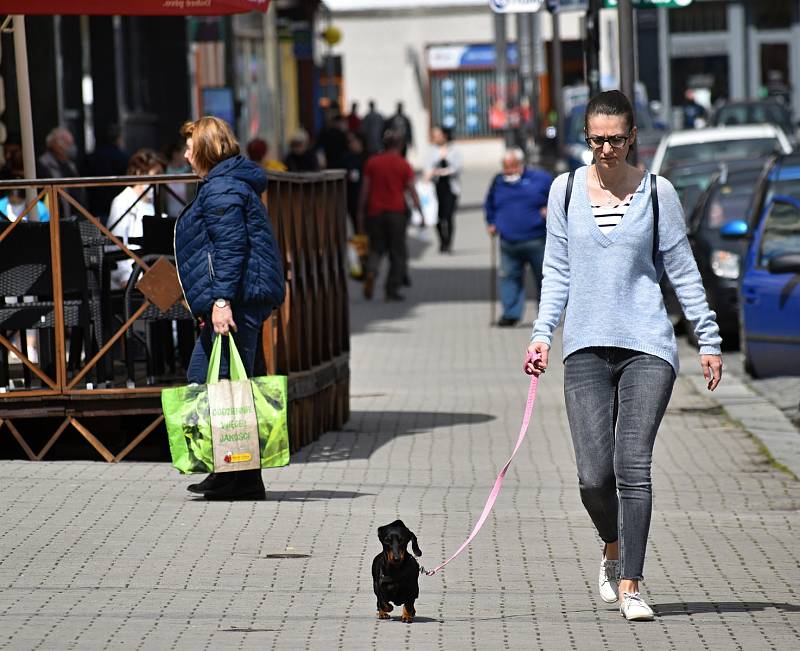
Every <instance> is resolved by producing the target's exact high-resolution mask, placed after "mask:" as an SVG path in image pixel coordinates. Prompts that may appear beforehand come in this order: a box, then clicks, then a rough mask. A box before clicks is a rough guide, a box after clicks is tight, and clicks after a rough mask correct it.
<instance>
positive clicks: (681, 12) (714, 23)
mask: <svg viewBox="0 0 800 651" xmlns="http://www.w3.org/2000/svg"><path fill="white" fill-rule="evenodd" d="M728 4H729V3H727V2H693V3H692V4H690V5H689V6H688V7H683V8H681V9H670V10H669V11H668V12H667V13H668V14H669V31H670V32H672V33H684V32H724V31H725V30H727V29H728V14H727V10H726V7H727V5H728ZM773 4H774V3H772V2H770V3H769V5H770V8H769V10H770V11H772V5H773Z"/></svg>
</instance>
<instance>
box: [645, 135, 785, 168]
mask: <svg viewBox="0 0 800 651" xmlns="http://www.w3.org/2000/svg"><path fill="white" fill-rule="evenodd" d="M779 150H780V145H779V143H778V140H777V138H751V139H746V140H745V139H737V140H719V141H716V142H698V143H694V144H691V145H673V146H671V147H668V148H667V150H666V151H665V152H664V160H663V162H662V163H661V165H662V166H666V165H674V164H675V163H676V162H678V161H684V162H687V163H699V162H703V161H719V160H733V159H736V158H750V159H752V158H762V157H765V156H768V155H769V154H771V153H773V152H776V151H779Z"/></svg>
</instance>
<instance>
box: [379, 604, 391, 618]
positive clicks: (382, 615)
mask: <svg viewBox="0 0 800 651" xmlns="http://www.w3.org/2000/svg"><path fill="white" fill-rule="evenodd" d="M390 608H391V606H390ZM378 619H391V616H390V615H389V613H387V612H386V611H385V610H379V611H378Z"/></svg>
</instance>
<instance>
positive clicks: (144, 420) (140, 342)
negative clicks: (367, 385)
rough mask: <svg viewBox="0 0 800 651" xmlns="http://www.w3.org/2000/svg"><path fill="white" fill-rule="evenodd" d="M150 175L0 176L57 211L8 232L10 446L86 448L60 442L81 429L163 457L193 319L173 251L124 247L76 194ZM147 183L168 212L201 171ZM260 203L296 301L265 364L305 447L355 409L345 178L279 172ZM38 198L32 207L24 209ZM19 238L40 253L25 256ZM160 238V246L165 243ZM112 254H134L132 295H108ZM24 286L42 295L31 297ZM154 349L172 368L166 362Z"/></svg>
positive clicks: (273, 321) (94, 439) (271, 327)
mask: <svg viewBox="0 0 800 651" xmlns="http://www.w3.org/2000/svg"><path fill="white" fill-rule="evenodd" d="M141 182H142V177H113V178H91V179H85V178H81V179H61V180H37V181H34V182H28V181H14V182H9V181H6V182H0V196H1V195H3V194H5V193H6V192H8V191H10V190H12V189H21V190H26V189H27V190H30V189H33V190H34V191H35V194H36V198H37V201H42V202H44V203H45V204H46V205H47V207H48V209H49V212H50V223H49V226H44V225H36V224H32V223H30V222H24V221H23V220H22V219H18V220H16V221H14V222H11V223H6V224H4V225H3V226H4V228H3V230H2V231H0V353H1V354H0V456H2V457H6V458H7V457H15V456H22V457H23V458H24V457H27V458H29V459H31V460H40V459H43V458H45V457H46V456H48V455H50V456H51V457H52V456H62V457H63V456H70V455H72V456H76V454H77V456H82V453H81V452H77V453H76V452H75V450H71V451H70V450H67V448H69V447H70V446H69V445H67V443H69V441H65V440H63V439H62V435H63V434H64V433H65V432H67V431H72V430H74V431H77V433H78V434H79V435H80V436H81V437H82V438H83V439H84V440H85V442H87V443H88V445H89V447H86V446H85V445H84V446H83V448H82V449H83V450H84V452H85V451H86V450H90V449H93V450H94V451H96V452H97V453H98V454H99V455H100V456H101V457H102V458H104V459H105V460H106V461H119V460H121V459H124V458H126V457H127V456H128V455H130V454H131V453H132V452H133V451H134V450H135V449H136V448H139V447H140V446H142V447H143V443H144V442H145V441H146V440H147V441H148V442H149V443H151V444H152V443H154V439H156V440H155V445H150V446H149V447H150V448H153V447H154V448H155V452H153V451H152V450H151V451H149V452H148V453H147V455H146V456H147V458H163V457H164V452H165V450H166V446H165V445H164V440H165V434H164V429H163V417H162V415H161V410H160V401H159V397H160V391H161V389H162V388H163V387H164V386H169V385H175V384H182V383H184V382H185V381H186V380H185V365H186V361H187V359H188V356H187V349H188V350H190V348H191V345H192V343H193V339H194V336H195V334H196V328H195V326H194V323H193V319H192V317H191V315H189V314H188V311H186V309H185V307H183V300H182V293H181V291H180V286H179V284H178V279H177V274H176V272H175V268H174V266H173V263H172V260H171V256H169V255H146V254H148V253H149V252H148V251H147V248H146V247H147V237H145V238H144V243H143V244H141V243H140V245H141V246H144V247H145V248H142V249H137V248H134V247H133V246H126V245H125V243H123V241H122V240H120V239H119V238H118V237H116V236H114V235H112V233H111V232H110V231H109V230H108V228H106V226H105V225H104V224H103V223H102V221H101V220H100V219H98V217H97V216H96V215H94V214H93V213H92V212H91V211H90V210H89V209H88V208H87V206H86V204H85V202H83V201H81V200H79V199H77V198H76V196H74V195H78V194H79V193H80V192H85V191H86V190H95V189H98V188H108V187H113V188H116V189H118V190H121V189H122V188H123V187H125V186H127V185H134V184H136V183H141ZM146 182H147V184H148V186H149V188H151V189H152V191H153V195H154V196H155V198H156V201H155V202H154V207H155V212H157V213H159V212H161V211H162V210H165V209H166V208H165V207H166V206H167V205H168V203H169V201H168V199H167V197H168V196H170V194H172V196H173V199H175V198H177V197H178V195H179V194H182V193H178V194H175V193H174V191H173V189H174V188H175V187H183V186H187V187H189V188H190V189H193V186H194V184H195V183H196V182H197V178H196V177H194V176H186V175H184V176H176V175H171V176H154V177H147V181H146ZM171 188H172V189H171ZM264 199H265V201H266V202H267V205H268V207H269V214H270V218H271V220H272V224H273V228H274V231H275V234H276V237H277V239H278V242H279V245H280V248H281V251H282V252H283V256H284V265H285V270H286V288H287V297H286V301H285V302H284V304H283V305H282V306H281V307H280V309H279V310H276V312H274V313H273V315H272V316H271V317H270V318H269V319H268V320H267V321H266V323H265V325H264V329H263V336H262V342H261V343H262V349H263V355H261V356H259V358H258V359H257V363H256V371H257V372H261V373H264V372H266V373H270V374H282V375H288V376H289V428H290V437H291V443H292V448H293V449H298V448H299V447H301V446H302V445H305V444H307V443H309V442H310V441H313V440H314V439H316V438H317V437H318V436H319V435H320V434H321V433H322V432H324V431H327V430H329V429H336V428H340V427H341V426H342V425H343V424H344V423H345V422H346V421H347V419H348V417H349V326H348V308H347V285H346V276H345V247H346V232H345V228H346V227H345V180H344V174H343V172H322V173H316V174H274V173H270V174H268V189H267V192H266V196H265V197H264ZM174 203H175V201H174V200H173V201H172V204H174ZM34 205H35V202H33V201H30V202H29V203H27V205H26V206H25V208H24V210H23V212H22V215H21V216H27V215H29V214H31V213H32V209H33V206H34ZM65 213H70V214H69V215H68V216H67V215H65ZM171 216H173V217H174V216H175V215H171ZM160 230H162V231H163V228H162V229H160ZM45 231H46V232H45ZM42 237H43V238H44V241H43V240H42ZM37 238H38V239H37ZM22 244H25V245H26V246H28V247H30V255H23V254H22V253H21V251H20V245H22ZM161 245H162V246H160V247H159V250H160V251H161V252H162V253H163V252H164V251H165V250H166V249H168V247H167V244H166V243H164V242H161ZM48 246H49V254H48V253H47V251H46V250H43V247H44V248H45V249H46V247H48ZM76 248H80V249H81V251H79V252H76V250H75V249H76ZM109 257H111V258H117V259H119V258H120V257H122V258H125V259H130V260H133V263H134V274H135V275H134V278H133V279H132V280H131V281H130V283H129V285H128V287H127V290H126V291H125V292H124V293H120V292H116V293H114V292H111V291H109V288H108V268H109V265H108V264H107V261H108V258H109ZM103 259H105V260H106V262H103ZM45 266H46V267H47V268H46V269H45V268H44V267H45ZM77 267H80V269H77ZM26 274H29V275H32V276H33V277H32V278H31V279H26V278H27V276H26ZM29 280H30V282H29ZM34 281H35V282H34ZM12 287H13V288H16V289H14V295H15V296H19V298H18V300H19V302H18V303H17V304H10V305H9V303H8V301H7V300H6V299H5V298H4V296H6V295H7V292H8V291H10V289H9V288H12ZM26 287H29V289H30V291H29V292H28V293H30V294H34V292H35V294H34V295H33V296H26V297H25V298H23V297H22V295H23V294H25V291H24V288H26ZM20 288H22V289H20ZM122 304H124V310H121V309H120V307H121V305H122ZM176 334H177V345H176V341H175V339H176V337H175V335H176ZM29 338H32V339H33V341H32V342H31V343H32V344H33V345H35V347H36V352H37V355H38V359H34V358H33V357H34V356H33V354H32V350H29V346H28V339H29ZM142 353H144V358H145V361H146V363H143V362H142ZM156 353H158V355H156ZM156 356H158V357H160V358H161V363H162V365H163V366H164V368H163V369H159V368H156V363H155V362H154V361H153V360H154V358H155V357H156ZM15 360H19V361H18V362H17V363H16V364H14V363H9V362H14V361H15ZM123 362H124V363H123ZM262 362H263V363H262ZM109 421H111V423H112V424H111V425H110V426H109ZM154 432H155V434H153V433H154ZM9 434H10V436H8V435H9ZM13 440H16V445H15V444H14V443H13ZM59 441H60V444H59V446H58V447H57V448H56V450H53V448H54V446H55V445H56V444H57V443H58V442H59ZM72 447H73V448H74V447H75V446H72ZM56 453H58V454H56ZM83 456H85V454H83Z"/></svg>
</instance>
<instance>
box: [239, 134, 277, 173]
mask: <svg viewBox="0 0 800 651" xmlns="http://www.w3.org/2000/svg"><path fill="white" fill-rule="evenodd" d="M247 157H248V158H249V159H250V160H251V161H253V162H254V163H257V164H258V165H261V167H263V168H264V169H265V170H267V171H268V172H285V171H286V165H284V164H283V163H281V162H280V161H279V160H275V159H274V158H270V156H269V143H267V141H266V140H264V139H263V138H253V139H252V140H251V141H250V142H248V143H247Z"/></svg>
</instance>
